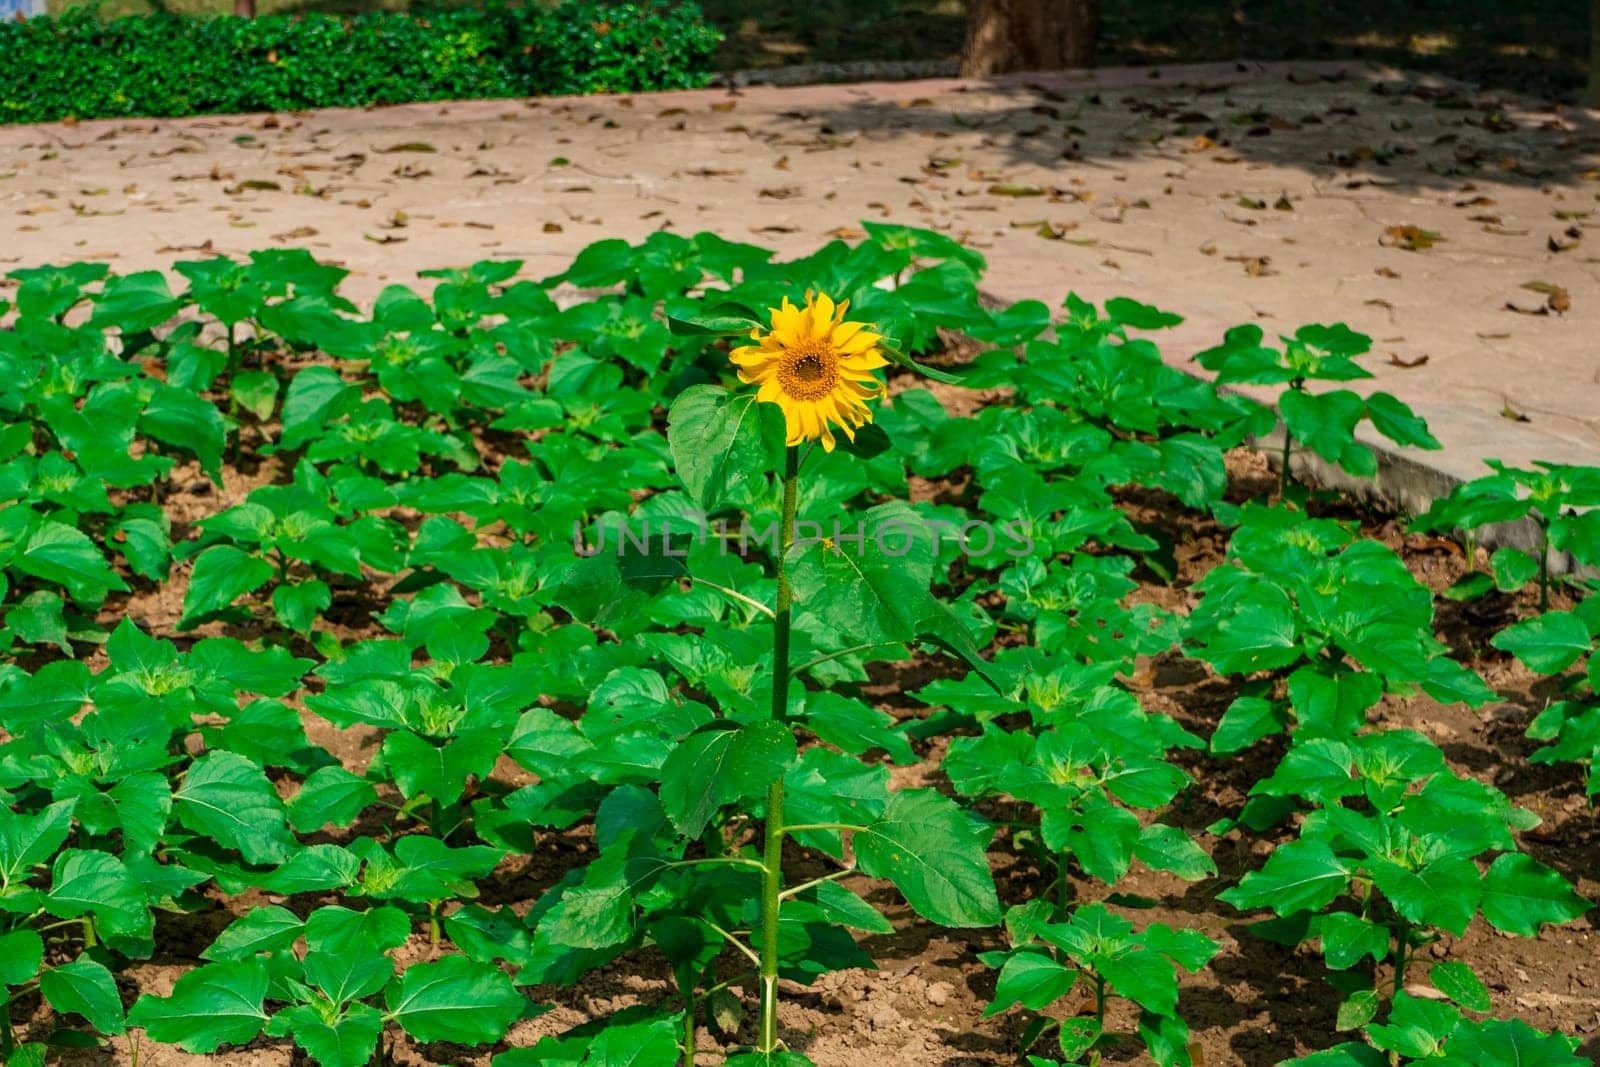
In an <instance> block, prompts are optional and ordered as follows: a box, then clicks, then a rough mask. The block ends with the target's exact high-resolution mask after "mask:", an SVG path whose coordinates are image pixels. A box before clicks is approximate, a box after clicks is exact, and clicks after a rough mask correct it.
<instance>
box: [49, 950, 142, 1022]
mask: <svg viewBox="0 0 1600 1067" xmlns="http://www.w3.org/2000/svg"><path fill="white" fill-rule="evenodd" d="M39 991H40V992H41V993H43V994H44V998H45V999H46V1000H48V1001H49V1002H50V1006H51V1007H52V1008H54V1009H55V1010H56V1011H57V1012H62V1013H65V1012H71V1013H72V1014H74V1015H81V1016H83V1017H84V1018H85V1019H87V1020H88V1021H89V1025H90V1026H92V1027H94V1028H95V1029H96V1030H98V1031H99V1032H100V1033H102V1034H120V1033H122V1031H123V1030H125V1029H126V1028H127V1027H126V1026H125V1025H124V1023H123V1021H122V998H121V997H120V996H118V995H117V983H116V979H114V978H112V977H111V972H110V971H108V970H106V969H105V967H104V966H102V965H101V964H99V963H96V962H95V961H94V960H91V959H89V958H88V957H86V956H79V957H78V958H77V959H75V960H73V961H72V962H71V963H63V964H62V965H61V966H59V967H52V968H51V969H50V970H48V971H46V972H44V974H43V975H42V976H40V978H39Z"/></svg>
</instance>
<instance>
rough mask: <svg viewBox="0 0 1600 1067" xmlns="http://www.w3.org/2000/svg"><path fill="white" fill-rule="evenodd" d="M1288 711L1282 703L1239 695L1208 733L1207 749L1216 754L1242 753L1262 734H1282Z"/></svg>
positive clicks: (1263, 735)
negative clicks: (1213, 728) (1208, 745)
mask: <svg viewBox="0 0 1600 1067" xmlns="http://www.w3.org/2000/svg"><path fill="white" fill-rule="evenodd" d="M1288 724H1289V713H1288V710H1287V709H1286V708H1284V706H1283V705H1282V703H1280V702H1278V701H1276V700H1268V699H1267V698H1266V697H1259V696H1240V697H1237V698H1235V699H1234V702H1233V703H1232V704H1229V705H1228V710H1227V711H1225V712H1223V713H1222V718H1221V719H1220V720H1219V721H1218V722H1217V729H1216V732H1215V733H1213V734H1212V735H1211V751H1212V752H1213V753H1214V754H1215V755H1218V756H1229V755H1232V754H1233V753H1235V752H1243V751H1244V750H1245V749H1247V748H1249V747H1250V746H1251V745H1253V744H1255V743H1256V742H1257V741H1259V740H1261V739H1262V738H1263V737H1271V736H1272V735H1273V734H1278V733H1282V732H1283V729H1284V727H1285V726H1287V725H1288Z"/></svg>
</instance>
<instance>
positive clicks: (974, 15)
mask: <svg viewBox="0 0 1600 1067" xmlns="http://www.w3.org/2000/svg"><path fill="white" fill-rule="evenodd" d="M1591 2H1592V3H1594V4H1596V5H1600V0H1591ZM1099 31H1100V0H972V7H971V11H970V14H969V15H968V16H967V40H966V43H965V44H964V45H963V46H962V49H961V75H962V77H964V78H985V77H988V76H989V75H992V74H1010V73H1012V72H1014V71H1020V70H1065V69H1067V68H1070V67H1092V66H1094V49H1095V38H1096V37H1097V36H1098V35H1099Z"/></svg>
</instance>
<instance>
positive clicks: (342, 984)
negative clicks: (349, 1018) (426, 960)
mask: <svg viewBox="0 0 1600 1067" xmlns="http://www.w3.org/2000/svg"><path fill="white" fill-rule="evenodd" d="M410 933H411V921H410V920H409V919H408V918H406V914H405V912H403V911H401V910H400V909H399V908H395V907H388V906H383V907H377V908H369V909H367V910H366V911H351V910H350V909H349V908H341V907H337V906H328V907H322V908H318V909H317V910H316V911H314V912H312V913H311V915H310V917H309V918H307V919H306V925H305V938H306V948H307V951H306V958H305V975H306V981H308V982H310V983H311V984H312V985H314V986H316V987H317V988H318V989H320V990H322V991H323V992H324V993H326V994H328V996H329V997H330V998H331V999H332V1000H333V1002H334V1003H335V1004H343V1003H344V1002H345V1001H347V1000H352V999H355V998H357V997H365V996H370V995H371V994H373V993H376V992H377V991H378V990H380V989H382V988H383V987H384V985H385V984H387V983H388V982H389V980H390V979H391V978H392V977H394V961H393V960H391V959H390V958H389V957H388V956H387V955H385V953H386V952H388V950H390V949H393V948H398V947H399V946H400V945H403V944H405V940H406V937H407V936H408V935H409V934H410Z"/></svg>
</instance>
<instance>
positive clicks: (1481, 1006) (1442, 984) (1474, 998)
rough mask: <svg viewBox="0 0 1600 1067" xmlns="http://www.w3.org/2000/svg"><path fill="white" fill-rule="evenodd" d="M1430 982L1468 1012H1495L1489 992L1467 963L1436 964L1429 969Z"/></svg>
mask: <svg viewBox="0 0 1600 1067" xmlns="http://www.w3.org/2000/svg"><path fill="white" fill-rule="evenodd" d="M1428 980H1429V981H1431V982H1432V983H1433V988H1435V989H1437V990H1438V991H1439V992H1441V993H1443V994H1444V995H1445V996H1447V997H1449V998H1450V999H1451V1000H1453V1001H1455V1002H1456V1003H1457V1004H1459V1005H1461V1006H1462V1007H1463V1008H1466V1009H1467V1010H1468V1011H1479V1012H1486V1011H1492V1010H1494V1005H1493V1003H1491V1002H1490V1000H1489V991H1488V990H1487V989H1485V988H1484V987H1483V983H1482V982H1480V981H1479V980H1478V976H1477V974H1475V973H1474V972H1473V970H1472V968H1471V967H1469V966H1468V965H1467V964H1465V963H1455V962H1445V963H1435V964H1434V965H1433V966H1432V967H1429V968H1428Z"/></svg>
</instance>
